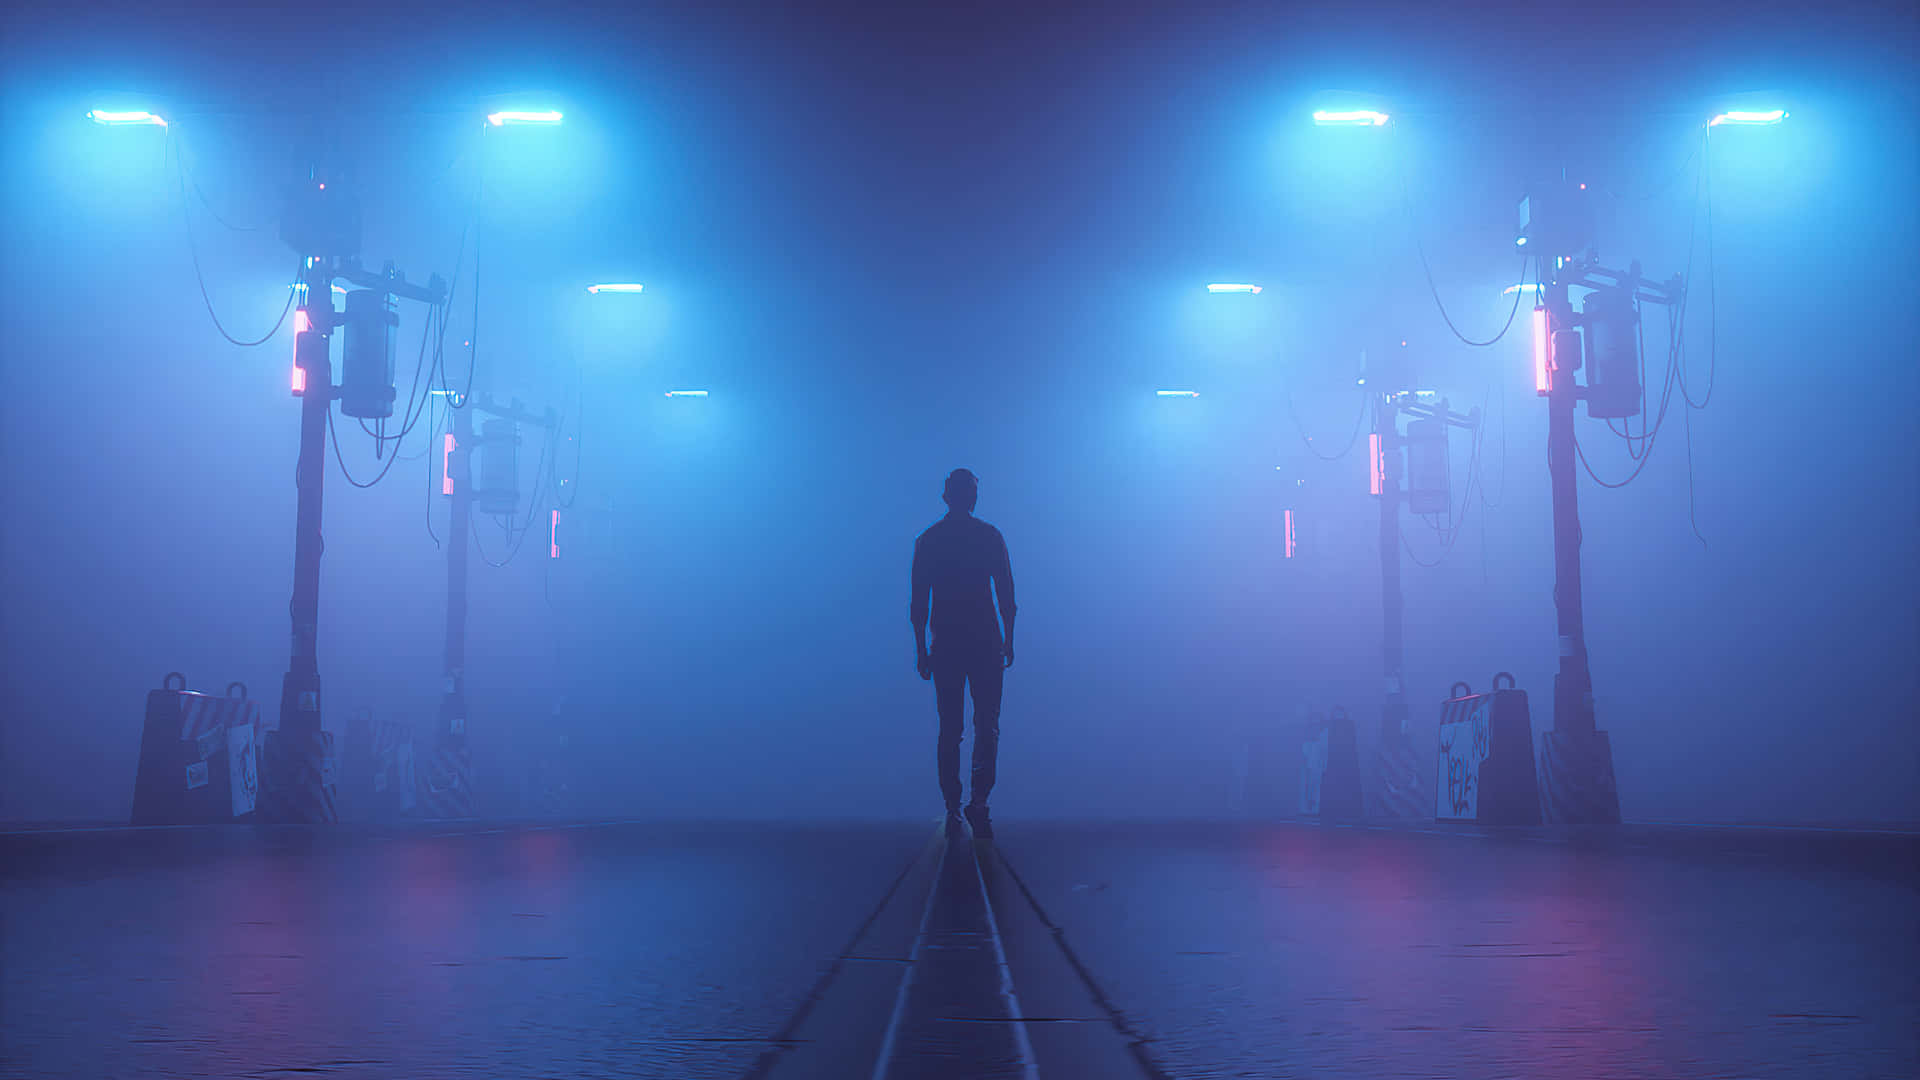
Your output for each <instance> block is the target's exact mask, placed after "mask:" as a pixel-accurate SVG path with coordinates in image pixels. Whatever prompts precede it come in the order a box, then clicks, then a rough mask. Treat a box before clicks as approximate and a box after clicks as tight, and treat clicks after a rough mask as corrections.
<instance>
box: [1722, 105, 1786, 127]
mask: <svg viewBox="0 0 1920 1080" xmlns="http://www.w3.org/2000/svg"><path fill="white" fill-rule="evenodd" d="M1786 118H1787V110H1785V109H1769V110H1767V111H1765V112H1752V111H1748V110H1740V109H1735V110H1733V111H1731V112H1723V113H1721V114H1720V115H1719V116H1716V117H1714V118H1713V119H1711V120H1709V121H1707V126H1708V127H1719V126H1720V125H1722V124H1740V125H1745V126H1748V127H1757V126H1761V125H1764V124H1777V123H1779V122H1780V121H1782V120H1785V119H1786Z"/></svg>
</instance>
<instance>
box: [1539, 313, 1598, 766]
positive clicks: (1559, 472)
mask: <svg viewBox="0 0 1920 1080" xmlns="http://www.w3.org/2000/svg"><path fill="white" fill-rule="evenodd" d="M1548 288H1549V290H1550V292H1549V293H1548V300H1547V318H1548V324H1549V329H1550V330H1551V329H1555V328H1564V327H1570V326H1571V325H1572V322H1573V311H1572V306H1571V305H1570V304H1569V302H1568V300H1567V286H1566V284H1565V283H1564V282H1557V281H1556V282H1555V283H1553V284H1552V285H1550V286H1548ZM1549 340H1550V341H1554V343H1555V344H1558V343H1559V342H1558V340H1557V339H1555V338H1552V337H1550V338H1549ZM1569 351H1570V352H1571V353H1572V355H1571V356H1570V357H1564V358H1563V357H1562V356H1561V355H1560V353H1561V350H1559V349H1554V350H1553V351H1552V353H1551V354H1550V357H1551V358H1550V360H1549V366H1548V374H1547V378H1548V382H1547V470H1548V472H1549V474H1550V476H1551V480H1552V490H1553V569H1554V582H1553V604H1554V609H1555V611H1556V613H1557V615H1558V623H1559V631H1560V670H1559V672H1558V673H1557V674H1556V675H1554V677H1553V727H1554V730H1555V731H1560V732H1566V733H1568V734H1570V735H1574V736H1582V735H1591V734H1593V730H1594V720H1593V674H1592V672H1591V670H1590V669H1589V668H1588V666H1587V629H1586V613H1585V610H1584V608H1583V606H1582V597H1581V584H1580V489H1579V482H1578V481H1579V473H1578V472H1577V471H1576V463H1575V460H1574V445H1573V408H1574V403H1575V402H1576V401H1577V400H1578V398H1579V387H1578V386H1577V385H1576V384H1575V382H1574V377H1573V374H1574V371H1575V369H1576V365H1577V363H1578V359H1577V358H1578V355H1579V354H1578V352H1577V351H1574V350H1571V349H1570V350H1569ZM1563 359H1565V360H1566V361H1567V363H1566V366H1564V367H1563V366H1561V363H1562V360H1563Z"/></svg>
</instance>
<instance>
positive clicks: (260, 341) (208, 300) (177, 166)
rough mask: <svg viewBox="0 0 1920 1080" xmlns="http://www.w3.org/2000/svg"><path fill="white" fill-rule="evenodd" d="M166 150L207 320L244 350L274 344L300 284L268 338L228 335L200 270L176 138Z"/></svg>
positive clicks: (290, 290)
mask: <svg viewBox="0 0 1920 1080" xmlns="http://www.w3.org/2000/svg"><path fill="white" fill-rule="evenodd" d="M167 147H168V149H169V151H170V152H171V153H172V154H173V163H174V170H175V172H176V173H177V174H178V177H179V183H180V220H181V222H182V223H183V224H184V225H185V226H186V232H187V253H188V254H189V255H190V256H191V257H192V259H193V279H194V281H196V282H198V283H199V285H200V302H201V303H203V304H205V305H206V308H207V317H208V318H210V319H212V320H213V328H214V329H215V330H218V331H220V336H221V337H223V338H226V339H227V340H228V341H229V342H231V343H232V344H234V345H238V346H240V347H241V348H243V349H251V348H255V347H257V346H260V345H265V344H266V343H267V342H269V341H272V340H273V339H274V337H275V336H276V335H278V334H279V333H280V328H281V327H282V326H285V325H286V323H287V314H288V313H289V312H291V311H292V310H293V300H294V296H295V295H296V294H297V293H298V292H299V284H298V283H297V282H296V283H294V284H290V285H288V286H287V302H286V305H285V306H283V307H282V308H281V309H280V317H279V318H277V319H275V320H274V321H273V329H271V330H268V331H267V332H266V333H265V334H263V335H261V336H260V337H257V338H255V339H253V340H252V341H242V340H240V339H239V338H237V337H234V336H233V335H232V334H231V333H228V332H227V328H226V325H225V324H223V323H222V322H221V321H220V316H219V314H218V313H217V312H215V311H214V310H213V297H212V296H211V295H209V294H208V292H207V278H206V275H205V274H204V273H203V272H202V271H201V269H200V245H199V243H198V242H197V241H196V240H194V237H193V213H192V207H191V206H189V205H188V203H187V172H186V165H185V163H184V162H183V161H182V160H181V156H180V148H179V147H178V146H177V145H175V144H174V142H173V137H172V136H171V135H169V136H168V139H167ZM303 265H304V264H303Z"/></svg>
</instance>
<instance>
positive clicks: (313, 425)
mask: <svg viewBox="0 0 1920 1080" xmlns="http://www.w3.org/2000/svg"><path fill="white" fill-rule="evenodd" d="M302 310H304V311H306V312H307V317H308V326H307V329H305V330H303V331H301V332H300V335H299V337H298V339H297V343H296V345H295V347H294V353H295V356H296V358H297V359H298V361H299V364H300V367H301V368H302V369H303V370H304V371H305V372H306V376H305V378H306V382H305V389H304V392H303V396H302V397H301V401H300V458H299V462H298V463H297V464H296V465H295V466H294V474H293V475H294V489H295V491H296V492H297V493H298V502H297V507H296V510H295V516H294V532H293V600H292V602H291V603H290V604H289V605H288V614H289V615H290V616H291V617H292V621H293V656H292V659H291V660H290V661H289V662H288V665H287V673H286V676H285V677H284V678H283V679H282V680H281V683H280V731H281V736H282V738H295V737H300V738H304V737H307V736H310V735H312V734H313V733H315V732H318V731H319V730H320V665H319V658H318V654H317V641H318V634H319V623H320V554H321V552H322V551H323V550H325V546H326V545H325V543H324V542H323V541H322V539H321V536H320V520H321V514H320V510H321V496H322V494H323V489H324V486H325V483H326V477H327V412H328V410H329V409H331V408H332V407H333V359H332V354H331V337H332V333H333V271H332V268H331V267H330V266H329V265H328V264H327V263H326V262H325V261H324V260H319V259H316V260H314V265H313V267H312V268H311V269H310V270H309V272H308V275H307V302H306V303H305V304H303V305H302Z"/></svg>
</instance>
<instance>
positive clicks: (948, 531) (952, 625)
mask: <svg viewBox="0 0 1920 1080" xmlns="http://www.w3.org/2000/svg"><path fill="white" fill-rule="evenodd" d="M996 595H998V597H999V600H1000V615H1001V617H1002V618H1004V619H1005V620H1006V623H1007V625H1008V626H1011V625H1013V615H1014V606H1013V568H1012V565H1011V564H1010V563H1009V561H1008V559H1007V542H1006V540H1005V538H1003V537H1002V536H1001V535H1000V530H999V529H996V528H994V527H993V526H991V525H989V524H987V523H986V522H984V521H981V520H980V519H979V518H976V517H974V516H972V515H971V514H948V515H947V516H946V517H944V518H941V519H940V520H939V521H937V522H935V523H934V525H933V527H931V528H929V529H928V530H927V531H926V532H923V533H921V534H920V539H918V540H915V541H914V542H913V625H914V627H915V628H919V627H922V626H925V625H926V624H927V612H928V607H929V606H931V607H932V612H933V639H934V641H935V642H936V643H938V642H945V643H946V644H947V645H948V646H949V647H953V646H958V647H961V648H991V649H994V650H998V649H999V648H1000V645H1001V643H1002V641H1003V640H1004V639H1003V638H1002V637H1001V636H1000V623H999V622H997V621H996V620H995V619H994V610H993V609H994V597H995V596H996Z"/></svg>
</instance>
